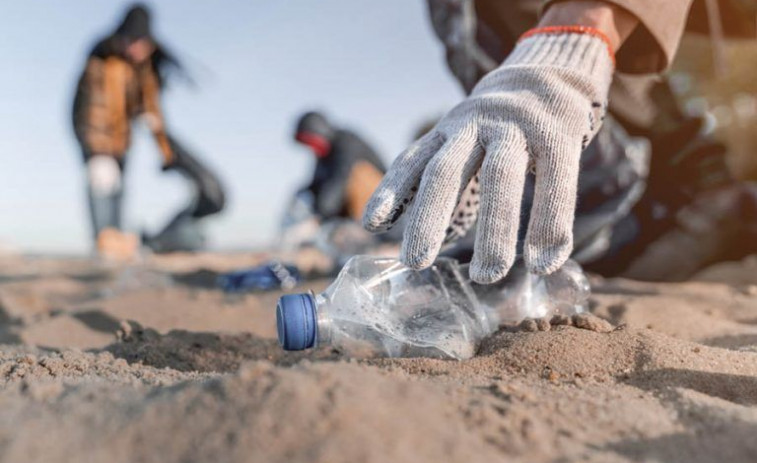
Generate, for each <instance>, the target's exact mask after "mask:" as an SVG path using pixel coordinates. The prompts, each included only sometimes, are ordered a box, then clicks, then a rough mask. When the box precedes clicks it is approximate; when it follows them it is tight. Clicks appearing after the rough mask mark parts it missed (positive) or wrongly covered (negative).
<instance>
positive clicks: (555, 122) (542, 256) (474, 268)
mask: <svg viewBox="0 0 757 463" xmlns="http://www.w3.org/2000/svg"><path fill="white" fill-rule="evenodd" d="M613 69H614V63H613V57H612V54H611V52H610V50H609V48H608V44H607V42H606V41H605V40H603V39H602V38H600V37H598V36H597V35H594V34H591V33H584V32H581V33H576V32H561V33H554V32H544V33H537V34H535V35H531V36H528V37H527V38H524V39H523V40H521V42H520V43H519V44H518V45H517V46H516V48H515V49H514V50H513V52H512V54H511V55H510V56H509V57H508V58H507V60H506V61H505V62H504V63H503V64H502V65H501V66H500V67H499V68H497V69H495V70H494V71H492V72H490V73H489V74H487V75H486V76H485V77H484V78H483V79H482V80H481V81H480V82H479V83H478V85H477V86H476V87H475V88H474V89H473V92H472V93H471V95H470V97H468V98H467V99H466V100H465V101H463V102H462V103H460V104H459V105H458V106H456V107H455V108H453V109H452V110H451V111H450V112H449V113H448V114H447V115H445V116H444V117H443V118H442V120H441V121H439V123H438V124H437V125H436V127H435V128H434V129H433V130H432V131H431V132H430V133H428V134H427V135H425V136H424V137H423V138H421V139H420V140H418V141H417V142H416V143H414V144H413V145H412V146H410V148H408V149H407V150H406V151H405V152H403V153H402V154H401V155H400V156H399V157H398V158H397V160H396V161H395V162H394V164H393V165H392V167H391V169H390V170H389V172H388V173H387V175H386V176H385V177H384V179H383V181H382V182H381V185H379V187H378V189H377V190H376V192H375V193H374V195H373V197H372V198H371V200H370V202H369V203H368V206H367V208H366V213H365V216H364V220H363V222H364V225H365V227H366V228H367V229H368V230H370V231H374V232H378V231H384V230H386V229H389V228H391V226H392V225H393V224H394V223H395V222H396V221H397V219H399V217H400V216H401V215H402V214H403V213H404V212H405V211H407V210H408V209H409V211H410V212H409V220H408V223H407V228H406V230H405V235H404V241H403V246H402V255H401V259H402V261H403V262H404V263H405V264H406V265H408V266H410V267H412V268H418V269H420V268H425V267H427V266H429V265H431V263H432V262H433V261H434V259H435V258H436V256H437V254H438V253H439V250H440V248H441V246H442V243H443V242H444V240H445V234H446V235H449V236H454V235H460V234H464V233H465V231H467V229H468V228H470V226H471V225H472V223H473V222H474V220H475V218H476V210H477V208H478V195H479V191H478V187H479V186H480V198H481V200H480V207H481V209H480V213H479V224H478V229H477V235H476V240H475V246H474V256H473V261H472V262H471V267H470V275H471V277H472V278H473V280H475V281H477V282H479V283H491V282H494V281H497V280H499V279H501V278H503V277H504V276H505V275H506V274H507V272H508V270H509V269H510V267H511V266H512V264H513V262H514V260H515V257H516V246H517V238H518V226H519V224H520V209H521V199H522V196H523V188H524V182H525V177H526V174H527V169H529V168H535V174H536V191H535V197H534V204H533V208H532V210H531V219H530V223H529V225H528V230H527V234H526V243H525V248H524V258H525V261H526V265H527V266H528V268H529V270H531V271H532V272H535V273H539V274H547V273H551V272H553V271H555V270H557V269H558V268H559V267H560V266H561V265H562V264H563V263H564V262H565V261H566V260H567V259H568V257H569V256H570V254H571V252H572V250H573V230H572V229H573V219H574V214H575V206H576V189H577V183H578V171H579V158H580V156H581V152H582V150H583V149H584V148H585V147H586V146H587V145H588V144H589V142H590V141H591V139H592V138H593V137H594V135H595V134H596V132H597V130H598V129H599V126H600V124H601V121H602V118H603V117H604V111H605V108H606V106H607V105H606V101H607V93H608V89H609V85H610V81H611V79H612V74H613ZM479 184H480V185H479ZM466 186H467V189H465V187H466ZM464 192H465V194H464V195H463V193H464ZM413 200H414V201H413ZM461 200H462V203H459V202H460V201H461ZM411 201H412V204H411ZM458 204H459V205H458ZM456 205H457V208H456ZM410 206H411V207H410ZM453 213H454V215H453Z"/></svg>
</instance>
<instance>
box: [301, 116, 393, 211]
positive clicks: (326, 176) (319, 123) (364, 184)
mask: <svg viewBox="0 0 757 463" xmlns="http://www.w3.org/2000/svg"><path fill="white" fill-rule="evenodd" d="M301 134H312V135H316V136H317V137H318V138H321V139H323V140H325V141H327V142H328V149H327V150H326V152H325V153H323V155H322V156H319V157H318V160H317V162H316V165H315V172H314V173H313V179H312V181H311V182H310V184H309V185H308V186H307V187H306V188H305V190H308V191H310V192H311V193H312V194H313V198H314V207H315V212H316V213H317V214H318V215H319V216H321V217H322V218H325V219H330V218H335V217H343V218H352V219H354V220H358V221H359V220H360V219H361V217H362V215H363V209H364V208H365V205H366V204H367V203H368V200H369V199H370V197H371V195H372V194H373V191H374V190H375V189H376V187H377V186H378V184H379V182H380V181H381V178H382V177H383V175H384V173H385V172H386V168H385V166H384V163H383V162H382V161H381V159H380V158H379V157H378V155H376V152H375V151H373V149H372V148H371V147H370V146H368V144H367V143H366V142H365V141H363V140H362V139H361V138H360V137H359V136H357V135H356V134H355V133H353V132H351V131H349V130H342V129H336V128H334V127H333V126H331V124H330V123H329V122H328V121H327V120H326V118H325V117H323V116H322V115H321V114H319V113H312V112H311V113H307V114H305V115H304V116H303V117H302V118H300V121H299V123H298V124H297V130H296V134H295V135H296V138H298V139H300V138H301V137H300V136H301Z"/></svg>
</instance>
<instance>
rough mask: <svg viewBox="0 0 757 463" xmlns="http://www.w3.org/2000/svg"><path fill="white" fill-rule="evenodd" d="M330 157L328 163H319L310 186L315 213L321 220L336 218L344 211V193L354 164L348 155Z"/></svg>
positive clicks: (335, 154)
mask: <svg viewBox="0 0 757 463" xmlns="http://www.w3.org/2000/svg"><path fill="white" fill-rule="evenodd" d="M334 151H336V150H334ZM331 156H333V158H332V159H329V162H323V163H321V162H319V165H318V166H317V167H316V173H315V175H314V178H313V183H312V184H311V191H312V192H313V196H314V197H315V201H314V202H315V212H316V213H317V214H318V215H319V216H321V217H323V218H332V217H337V216H339V215H340V214H341V212H342V210H343V209H344V191H345V188H346V186H347V180H348V178H349V175H350V170H351V169H352V165H353V162H354V161H353V160H352V158H351V156H349V155H348V153H344V152H332V153H331Z"/></svg>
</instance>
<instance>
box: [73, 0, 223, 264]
mask: <svg viewBox="0 0 757 463" xmlns="http://www.w3.org/2000/svg"><path fill="white" fill-rule="evenodd" d="M173 73H184V74H185V76H186V73H185V71H184V69H183V67H182V66H181V64H180V63H179V62H178V61H177V60H176V58H174V57H173V55H171V54H170V53H169V52H168V51H167V50H166V48H165V47H164V46H163V45H162V44H160V43H159V42H158V41H157V40H156V39H155V37H154V35H153V33H152V29H151V15H150V11H149V10H148V9H147V7H145V6H144V5H141V4H135V5H133V6H132V7H131V8H129V10H128V11H127V13H126V15H125V17H124V19H123V21H122V22H121V24H120V25H119V26H118V27H117V29H116V30H115V31H114V32H113V33H112V34H111V35H109V36H107V37H105V38H104V39H102V40H100V41H99V42H98V43H97V44H96V45H95V47H94V48H93V49H92V51H91V52H90V54H89V56H88V58H87V62H86V66H85V69H84V72H83V73H82V76H81V78H80V79H79V82H78V87H77V91H76V96H75V99H74V108H73V125H74V131H75V134H76V138H77V140H78V142H79V144H80V146H81V149H82V154H83V158H84V162H85V164H86V177H87V189H88V196H89V209H90V216H91V222H92V230H93V236H94V239H95V245H96V249H97V251H98V253H100V254H101V255H103V256H106V257H116V258H129V257H131V256H133V255H134V254H135V253H136V252H137V249H138V246H139V241H138V238H137V237H136V236H135V235H133V234H130V233H127V232H124V231H123V228H122V210H121V208H122V202H123V172H124V168H125V165H126V153H127V151H128V148H129V143H130V138H131V123H132V121H134V120H135V119H136V118H141V119H142V120H143V121H144V122H145V123H146V124H147V126H148V127H149V128H150V130H151V132H152V134H153V136H154V139H155V141H156V143H157V146H158V149H159V151H160V154H161V160H162V168H163V170H164V171H177V172H180V173H181V174H182V175H184V176H185V177H187V178H188V179H189V180H190V182H191V183H192V185H193V187H194V190H195V195H194V198H193V199H192V201H191V204H190V205H189V206H187V207H186V208H184V209H182V210H181V211H180V212H179V213H178V214H177V215H176V216H175V217H174V218H173V219H172V220H171V221H170V222H169V224H168V225H167V226H166V227H165V228H164V229H163V231H161V232H160V233H158V234H157V235H156V236H154V237H147V236H146V237H145V243H146V244H147V245H148V246H150V247H152V248H153V249H154V250H156V251H173V250H195V249H198V248H199V247H201V246H202V244H203V242H204V239H203V237H202V235H201V233H200V231H199V229H198V228H197V219H199V218H201V217H204V216H207V215H210V214H214V213H217V212H219V211H220V210H221V209H222V208H223V206H224V202H225V197H224V193H223V189H222V187H221V185H220V182H219V181H218V179H217V178H216V177H215V176H214V175H213V174H212V173H211V172H210V171H209V170H208V169H207V168H205V167H204V166H203V165H202V164H201V163H200V162H199V161H198V160H197V159H196V158H195V157H194V156H192V155H191V154H190V153H189V152H188V151H187V150H186V149H185V148H183V147H182V146H181V145H180V144H179V143H178V141H177V140H175V139H174V138H173V137H171V136H169V134H168V133H167V132H166V127H165V122H164V118H163V115H162V113H161V109H160V94H161V91H162V90H163V88H164V85H165V82H166V79H168V78H169V77H171V75H172V74H173Z"/></svg>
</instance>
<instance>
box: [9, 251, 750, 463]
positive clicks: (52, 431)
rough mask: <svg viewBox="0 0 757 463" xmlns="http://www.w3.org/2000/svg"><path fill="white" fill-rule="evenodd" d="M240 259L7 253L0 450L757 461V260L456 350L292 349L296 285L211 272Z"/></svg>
mask: <svg viewBox="0 0 757 463" xmlns="http://www.w3.org/2000/svg"><path fill="white" fill-rule="evenodd" d="M255 259H256V257H254V256H246V257H244V258H243V259H242V260H244V261H245V262H254V261H255ZM237 260H239V259H237ZM237 260H232V261H227V260H226V257H225V256H213V255H203V256H199V257H198V260H197V261H192V257H191V256H172V257H171V258H169V259H163V260H160V259H156V260H155V261H153V262H147V263H144V264H142V265H143V266H142V267H140V268H136V269H135V268H127V269H122V270H119V269H118V268H113V267H103V266H99V265H93V264H92V263H87V262H86V261H73V262H68V261H61V260H55V259H34V260H28V259H24V258H23V257H18V258H14V261H13V263H12V264H8V263H7V262H6V263H0V341H1V342H4V343H10V344H12V345H2V346H0V405H2V407H3V413H2V414H0V461H8V462H15V461H31V462H34V461H40V462H42V461H44V462H47V461H71V462H73V461H77V462H78V461H114V462H120V461H160V462H185V461H229V462H235V461H240V462H241V461H273V462H342V461H345V462H346V461H369V462H372V461H377V462H378V461H382V462H383V461H414V462H415V461H445V462H446V461H450V462H465V463H470V462H478V461H486V462H491V461H534V462H556V461H588V462H597V463H599V462H602V463H605V462H631V461H665V462H682V463H683V462H686V463H689V462H695V463H698V462H702V463H704V462H711V461H729V462H742V461H743V462H752V461H754V455H755V454H757V443H755V441H754V439H752V438H751V436H752V435H753V434H754V431H755V430H757V392H755V391H757V322H756V320H757V291H755V290H753V289H751V287H750V285H751V284H752V283H750V281H751V280H750V279H749V278H746V277H744V278H741V277H739V278H738V281H736V276H735V275H740V274H741V273H740V270H739V266H740V265H741V266H744V268H742V269H741V270H743V271H746V270H748V268H751V267H749V266H751V265H752V264H751V263H750V262H751V261H749V262H747V263H742V264H732V265H729V266H721V267H720V268H716V269H713V270H712V271H711V272H710V273H709V274H708V273H706V272H703V274H702V275H700V280H699V281H696V282H690V283H681V284H667V285H663V284H650V283H637V282H631V281H625V280H607V281H603V280H601V279H597V280H596V282H595V288H594V289H595V295H594V296H593V300H592V310H593V312H594V313H595V314H597V315H599V316H600V317H602V318H604V319H605V320H606V321H602V320H599V319H597V318H592V317H582V318H581V319H575V320H571V321H570V323H568V321H566V320H562V321H555V323H554V324H550V323H548V322H546V321H543V320H542V321H532V322H527V323H523V324H521V325H520V326H518V327H507V328H504V329H502V330H501V331H500V332H498V333H496V334H494V335H493V336H491V337H490V338H489V339H487V340H486V341H485V342H484V343H483V345H482V346H481V349H480V353H479V355H478V356H477V357H476V358H473V359H471V360H469V361H465V362H454V361H441V360H429V359H401V360H394V359H373V360H347V359H344V358H342V357H341V356H340V355H339V354H338V353H336V352H333V351H331V350H328V349H325V350H322V351H316V352H309V353H304V354H291V353H284V352H282V351H281V350H280V349H279V348H278V346H277V344H276V341H275V340H274V334H275V333H274V311H273V307H274V303H275V300H276V298H277V297H278V294H275V293H270V294H262V295H243V296H227V295H223V294H221V293H220V292H218V290H216V289H215V288H214V287H213V285H212V284H211V283H212V280H213V278H214V275H215V273H217V272H218V271H223V270H224V269H225V268H226V267H231V263H236V262H237ZM214 272H215V273H214ZM705 280H708V281H705ZM731 280H734V281H736V282H735V283H731V282H730V281H731ZM323 285H324V282H318V283H316V284H314V285H313V286H308V287H306V288H302V289H309V288H310V287H312V288H313V289H316V290H318V289H319V288H320V287H323ZM568 324H570V325H572V326H568ZM24 344H26V345H24ZM40 346H47V348H42V347H40ZM51 346H54V348H52V347H51ZM72 346H78V347H79V348H80V349H73V348H72Z"/></svg>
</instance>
